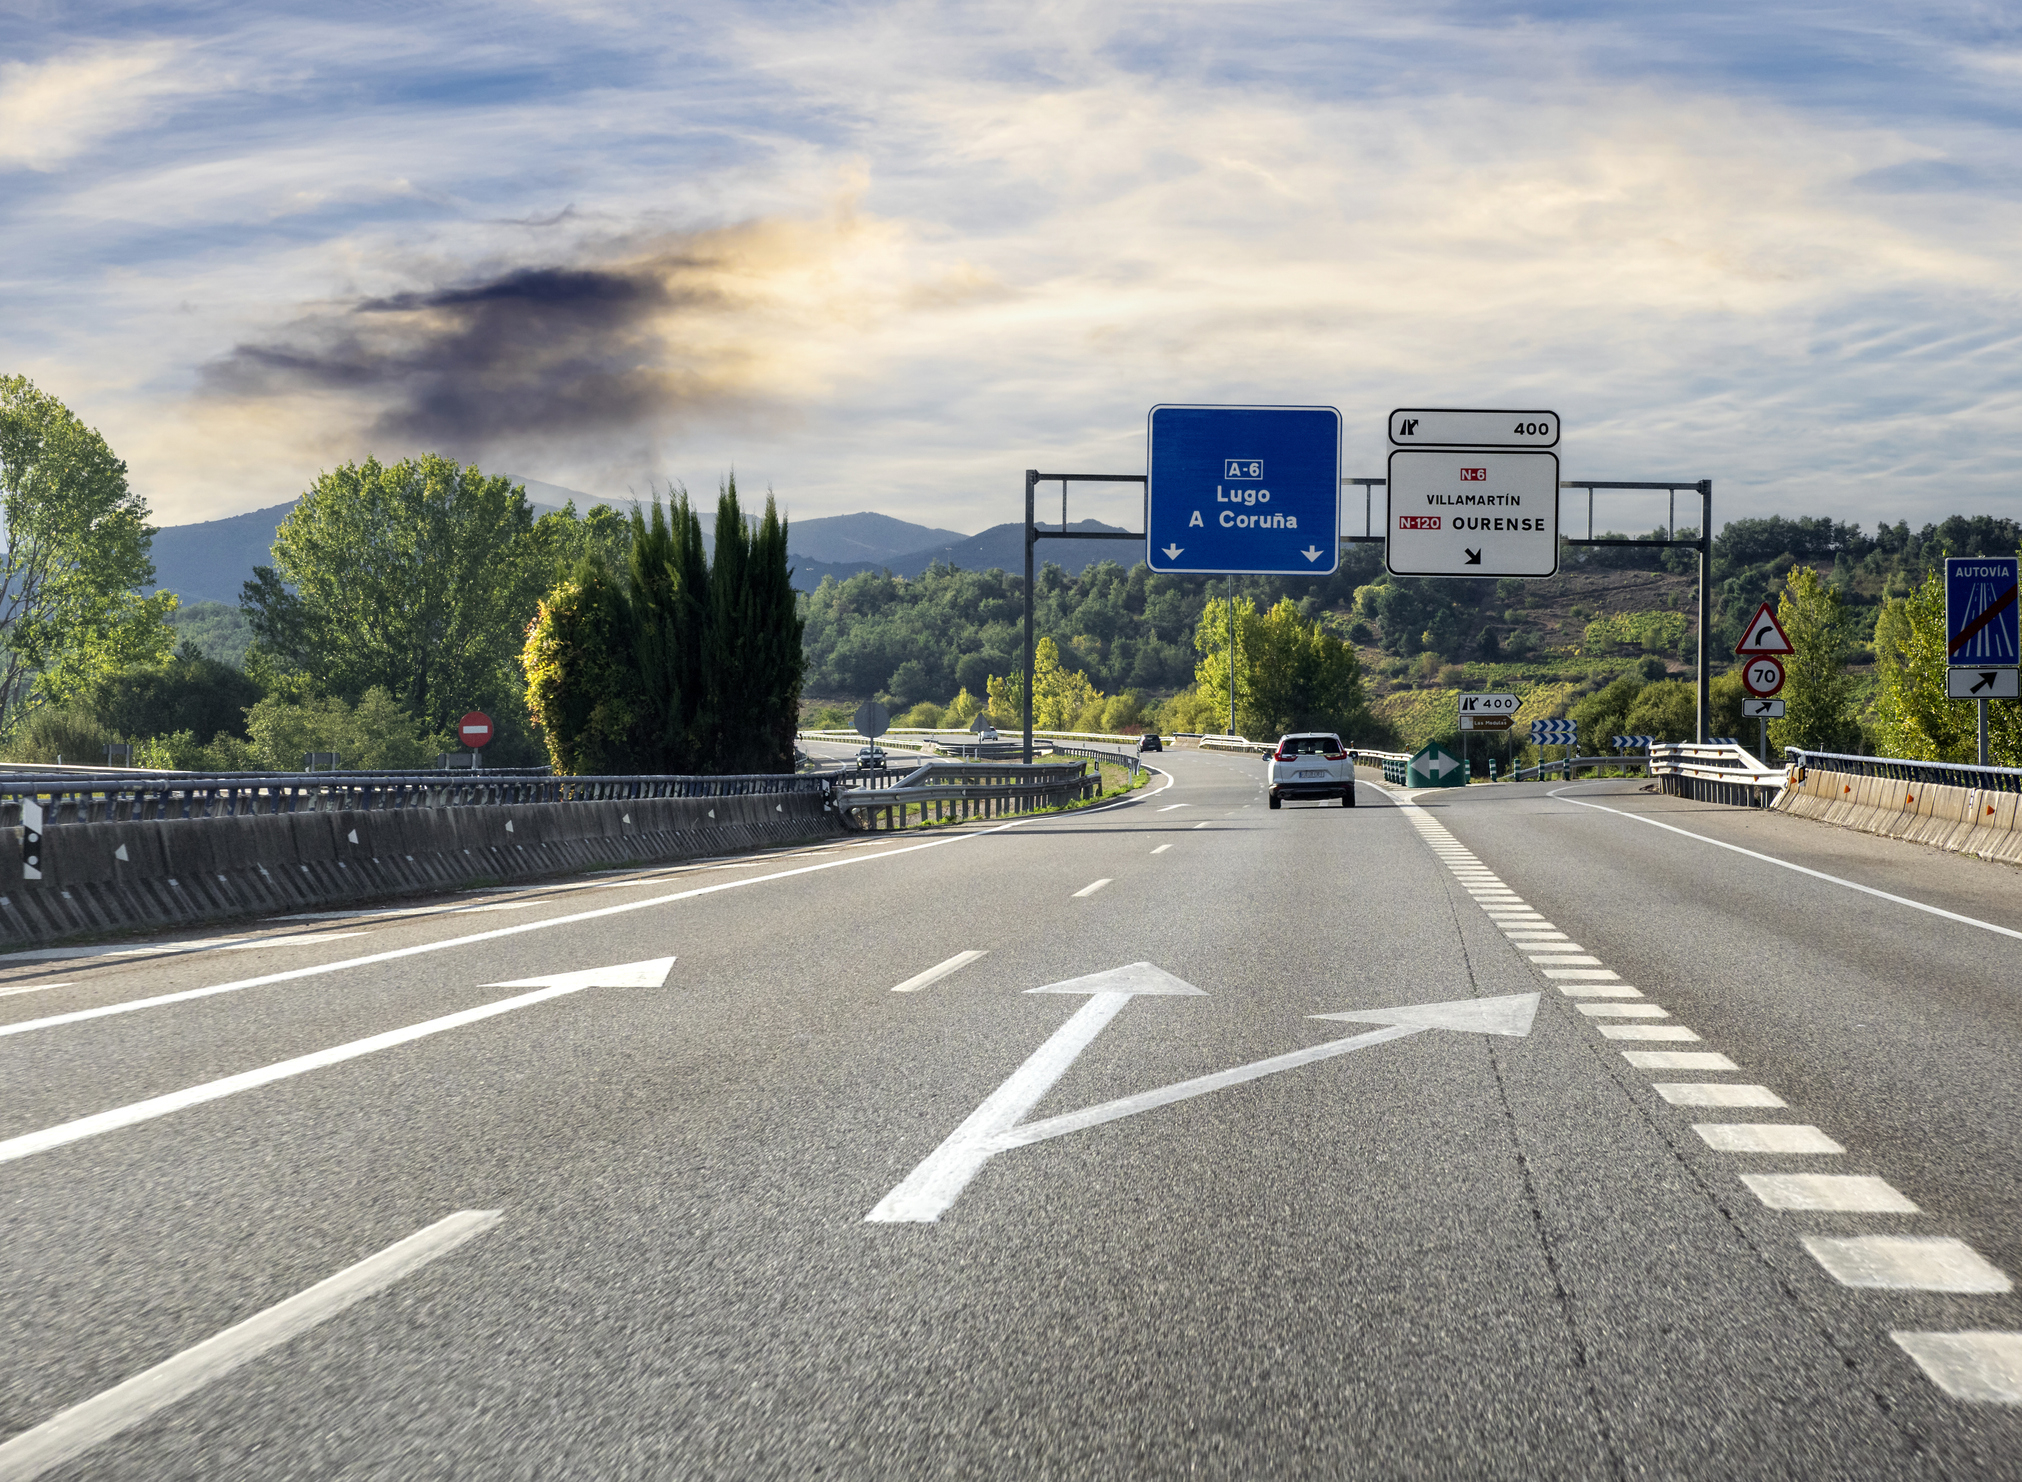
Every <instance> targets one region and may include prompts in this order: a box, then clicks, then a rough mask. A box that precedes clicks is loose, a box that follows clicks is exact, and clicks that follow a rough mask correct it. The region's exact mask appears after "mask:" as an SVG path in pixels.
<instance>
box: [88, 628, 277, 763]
mask: <svg viewBox="0 0 2022 1482" xmlns="http://www.w3.org/2000/svg"><path fill="white" fill-rule="evenodd" d="M261 695H262V692H261V690H260V687H259V685H257V684H255V683H254V682H253V681H252V680H251V679H249V678H248V677H247V676H246V675H245V673H244V672H242V671H241V670H238V669H235V668H233V667H232V666H231V665H230V664H222V663H219V662H218V661H217V660H216V659H207V658H205V657H204V656H203V654H202V653H200V652H199V651H198V649H197V646H196V645H195V644H194V643H193V642H191V641H189V640H188V639H185V640H184V641H183V644H182V646H181V647H180V648H179V649H178V650H177V651H176V653H175V655H174V657H172V658H170V659H168V660H166V661H165V662H163V663H160V664H145V665H140V666H137V667H135V668H132V669H122V670H120V671H119V672H118V673H116V674H108V675H103V676H101V677H100V678H98V679H96V680H94V681H93V682H92V683H91V684H89V685H87V686H86V687H85V688H84V689H83V690H82V691H81V692H80V694H79V703H80V704H83V705H85V706H86V707H88V708H89V709H90V710H91V712H92V714H94V715H96V716H97V717H98V720H99V722H100V724H102V725H103V726H105V728H106V729H107V730H109V731H111V732H112V733H113V734H114V735H117V736H121V737H124V738H125V739H126V740H129V741H141V740H145V739H147V738H148V737H150V736H167V735H172V734H174V733H176V732H178V731H188V732H189V733H191V734H192V735H196V736H216V735H218V734H219V733H221V732H222V733H225V734H228V735H233V736H238V737H241V738H243V737H244V736H245V734H246V712H247V710H249V709H251V708H252V707H253V706H254V705H256V704H258V703H259V701H260V699H261Z"/></svg>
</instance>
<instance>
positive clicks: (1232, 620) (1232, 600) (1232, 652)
mask: <svg viewBox="0 0 2022 1482" xmlns="http://www.w3.org/2000/svg"><path fill="white" fill-rule="evenodd" d="M1983 729H1984V727H1983ZM1229 734H1230V735H1231V736H1233V735H1235V734H1236V579H1235V577H1234V576H1233V575H1231V576H1230V577H1229ZM1982 749H1983V750H1984V749H1985V748H1982Z"/></svg>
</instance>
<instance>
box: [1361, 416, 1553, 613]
mask: <svg viewBox="0 0 2022 1482" xmlns="http://www.w3.org/2000/svg"><path fill="white" fill-rule="evenodd" d="M1509 415H1511V416H1514V415H1516V414H1515V413H1510V414H1509ZM1385 492H1386V493H1387V494H1388V496H1389V523H1388V526H1387V528H1386V532H1385V534H1386V538H1385V541H1384V546H1383V559H1384V563H1385V564H1386V565H1387V566H1388V567H1389V569H1390V572H1391V574H1392V575H1393V576H1484V577H1486V576H1498V577H1499V576H1516V577H1545V576H1553V575H1556V574H1557V573H1558V569H1559V455H1558V454H1557V453H1547V452H1540V451H1531V450H1523V451H1516V450H1509V449H1503V448H1485V449H1477V448H1465V449H1463V448H1397V449H1394V450H1393V451H1392V452H1391V454H1390V467H1389V485H1388V488H1387V489H1386V491H1385Z"/></svg>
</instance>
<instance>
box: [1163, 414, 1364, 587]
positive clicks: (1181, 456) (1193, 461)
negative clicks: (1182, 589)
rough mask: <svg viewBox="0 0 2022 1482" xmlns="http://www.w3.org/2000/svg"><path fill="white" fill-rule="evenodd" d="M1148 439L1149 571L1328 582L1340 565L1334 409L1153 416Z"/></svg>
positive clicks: (1338, 440) (1338, 458) (1338, 430)
mask: <svg viewBox="0 0 2022 1482" xmlns="http://www.w3.org/2000/svg"><path fill="white" fill-rule="evenodd" d="M1146 438H1147V443H1148V449H1147V454H1146V461H1145V470H1146V472H1145V488H1144V528H1145V544H1146V547H1147V550H1146V555H1145V560H1146V561H1147V562H1148V563H1149V564H1150V566H1151V569H1152V570H1153V571H1174V572H1187V573H1191V574H1194V575H1222V574H1229V573H1233V574H1238V575H1254V576H1326V575H1328V574H1330V573H1331V572H1332V571H1333V570H1334V568H1335V566H1336V565H1338V564H1339V562H1340V559H1341V555H1340V552H1341V539H1340V537H1341V414H1340V412H1338V411H1336V410H1335V409H1334V408H1333V407H1242V406H1156V407H1153V408H1152V409H1151V415H1150V417H1149V418H1148V420H1147V424H1146Z"/></svg>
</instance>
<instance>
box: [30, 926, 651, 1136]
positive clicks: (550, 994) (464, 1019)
mask: <svg viewBox="0 0 2022 1482" xmlns="http://www.w3.org/2000/svg"><path fill="white" fill-rule="evenodd" d="M670 960H671V959H670ZM573 976H575V977H578V978H582V977H589V976H593V974H587V973H579V974H574V975H573ZM493 986H497V985H493ZM590 986H592V985H591V984H589V983H585V982H571V983H565V984H559V985H556V986H554V987H550V988H539V989H536V990H534V991H533V992H532V993H522V994H519V995H518V996H516V997H513V998H501V999H499V1000H497V1001H496V1002H494V1003H486V1004H479V1005H478V1006H477V1007H476V1008H474V1009H463V1010H461V1011H459V1012H457V1013H454V1014H444V1015H443V1016H442V1017H441V1018H439V1019H425V1020H423V1021H422V1022H421V1023H419V1024H410V1025H408V1026H407V1027H406V1028H404V1029H389V1030H387V1031H386V1032H385V1033H384V1034H374V1035H369V1036H367V1037H366V1038H365V1039H354V1040H352V1041H351V1042H350V1043H348V1044H342V1045H333V1046H331V1047H330V1048H329V1049H327V1050H317V1051H314V1052H313V1053H311V1054H307V1055H296V1056H294V1057H293V1058H292V1059H288V1060H277V1061H275V1062H274V1063H273V1064H272V1065H263V1066H261V1067H260V1068H259V1069H258V1070H247V1071H241V1072H240V1073H239V1074H237V1075H228V1076H224V1077H221V1078H220V1079H218V1080H215V1081H205V1082H203V1083H202V1084H200V1085H195V1086H185V1087H184V1088H183V1089H182V1090H180V1091H170V1092H168V1093H167V1094H165V1095H162V1096H150V1097H148V1098H147V1100H145V1101H133V1102H128V1103H127V1104H126V1105H125V1106H116V1107H114V1108H113V1109H112V1110H111V1111H102V1112H96V1113H94V1114H92V1115H91V1116H88V1117H78V1118H77V1119H75V1120H74V1121H69V1122H59V1123H57V1124H56V1125H55V1126H54V1127H45V1128H43V1129H42V1130H41V1131H40V1132H24V1133H22V1134H21V1135H20V1136H19V1137H10V1138H8V1139H7V1140H6V1141H5V1142H0V1163H11V1162H13V1161H14V1160H15V1159H17V1158H26V1157H29V1156H31V1155H32V1154H35V1153H45V1152H48V1151H49V1150H50V1149H51V1148H60V1147H62V1146H64V1145H65V1144H66V1143H72V1142H81V1141H83V1140H84V1139H85V1138H87V1137H97V1136H99V1135H100V1134H101V1133H105V1132H115V1131H117V1130H118V1129H120V1128H121V1127H131V1126H133V1125H134V1124H135V1123H136V1122H147V1121H152V1120H153V1119H154V1118H156V1117H165V1116H167V1115H168V1114H169V1113H170V1112H178V1111H182V1110H183V1109H184V1108H186V1107H192V1106H201V1105H202V1104H203V1103H204V1102H206V1101H216V1100H218V1099H219V1098H221V1097H225V1096H233V1095H236V1094H238V1093H239V1092H241V1091H251V1090H253V1089H255V1088H256V1087H259V1086H267V1085H272V1084H273V1083H274V1082H275V1081H284V1080H287V1079H288V1078H289V1077H290V1076H298V1075H301V1074H303V1073H304V1072H305V1071H311V1070H321V1069H323V1067H324V1066H326V1065H337V1064H340V1063H342V1062H343V1061H346V1060H355V1059H357V1058H358V1057H359V1056H360V1055H370V1054H372V1053H374V1052H375V1051H378V1050H387V1049H391V1048H392V1047H393V1046H395V1045H404V1044H406V1043H408V1042H409V1041H410V1040H417V1039H426V1038H427V1037H428V1036H429V1035H431V1034H441V1033H442V1032H443V1031H444V1030H447V1029H461V1028H463V1026H464V1025H466V1024H476V1023H479V1022H480V1021H482V1020H485V1019H491V1018H495V1017H496V1016H498V1015H500V1014H509V1013H511V1012H512V1011H513V1010H514V1009H524V1008H530V1007H532V1006H533V1005H534V1004H537V1003H546V1002H547V1001H548V1000H549V999H551V998H560V997H562V996H563V995H564V994H568V993H580V992H582V991H583V990H584V989H585V988H588V987H590Z"/></svg>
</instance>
